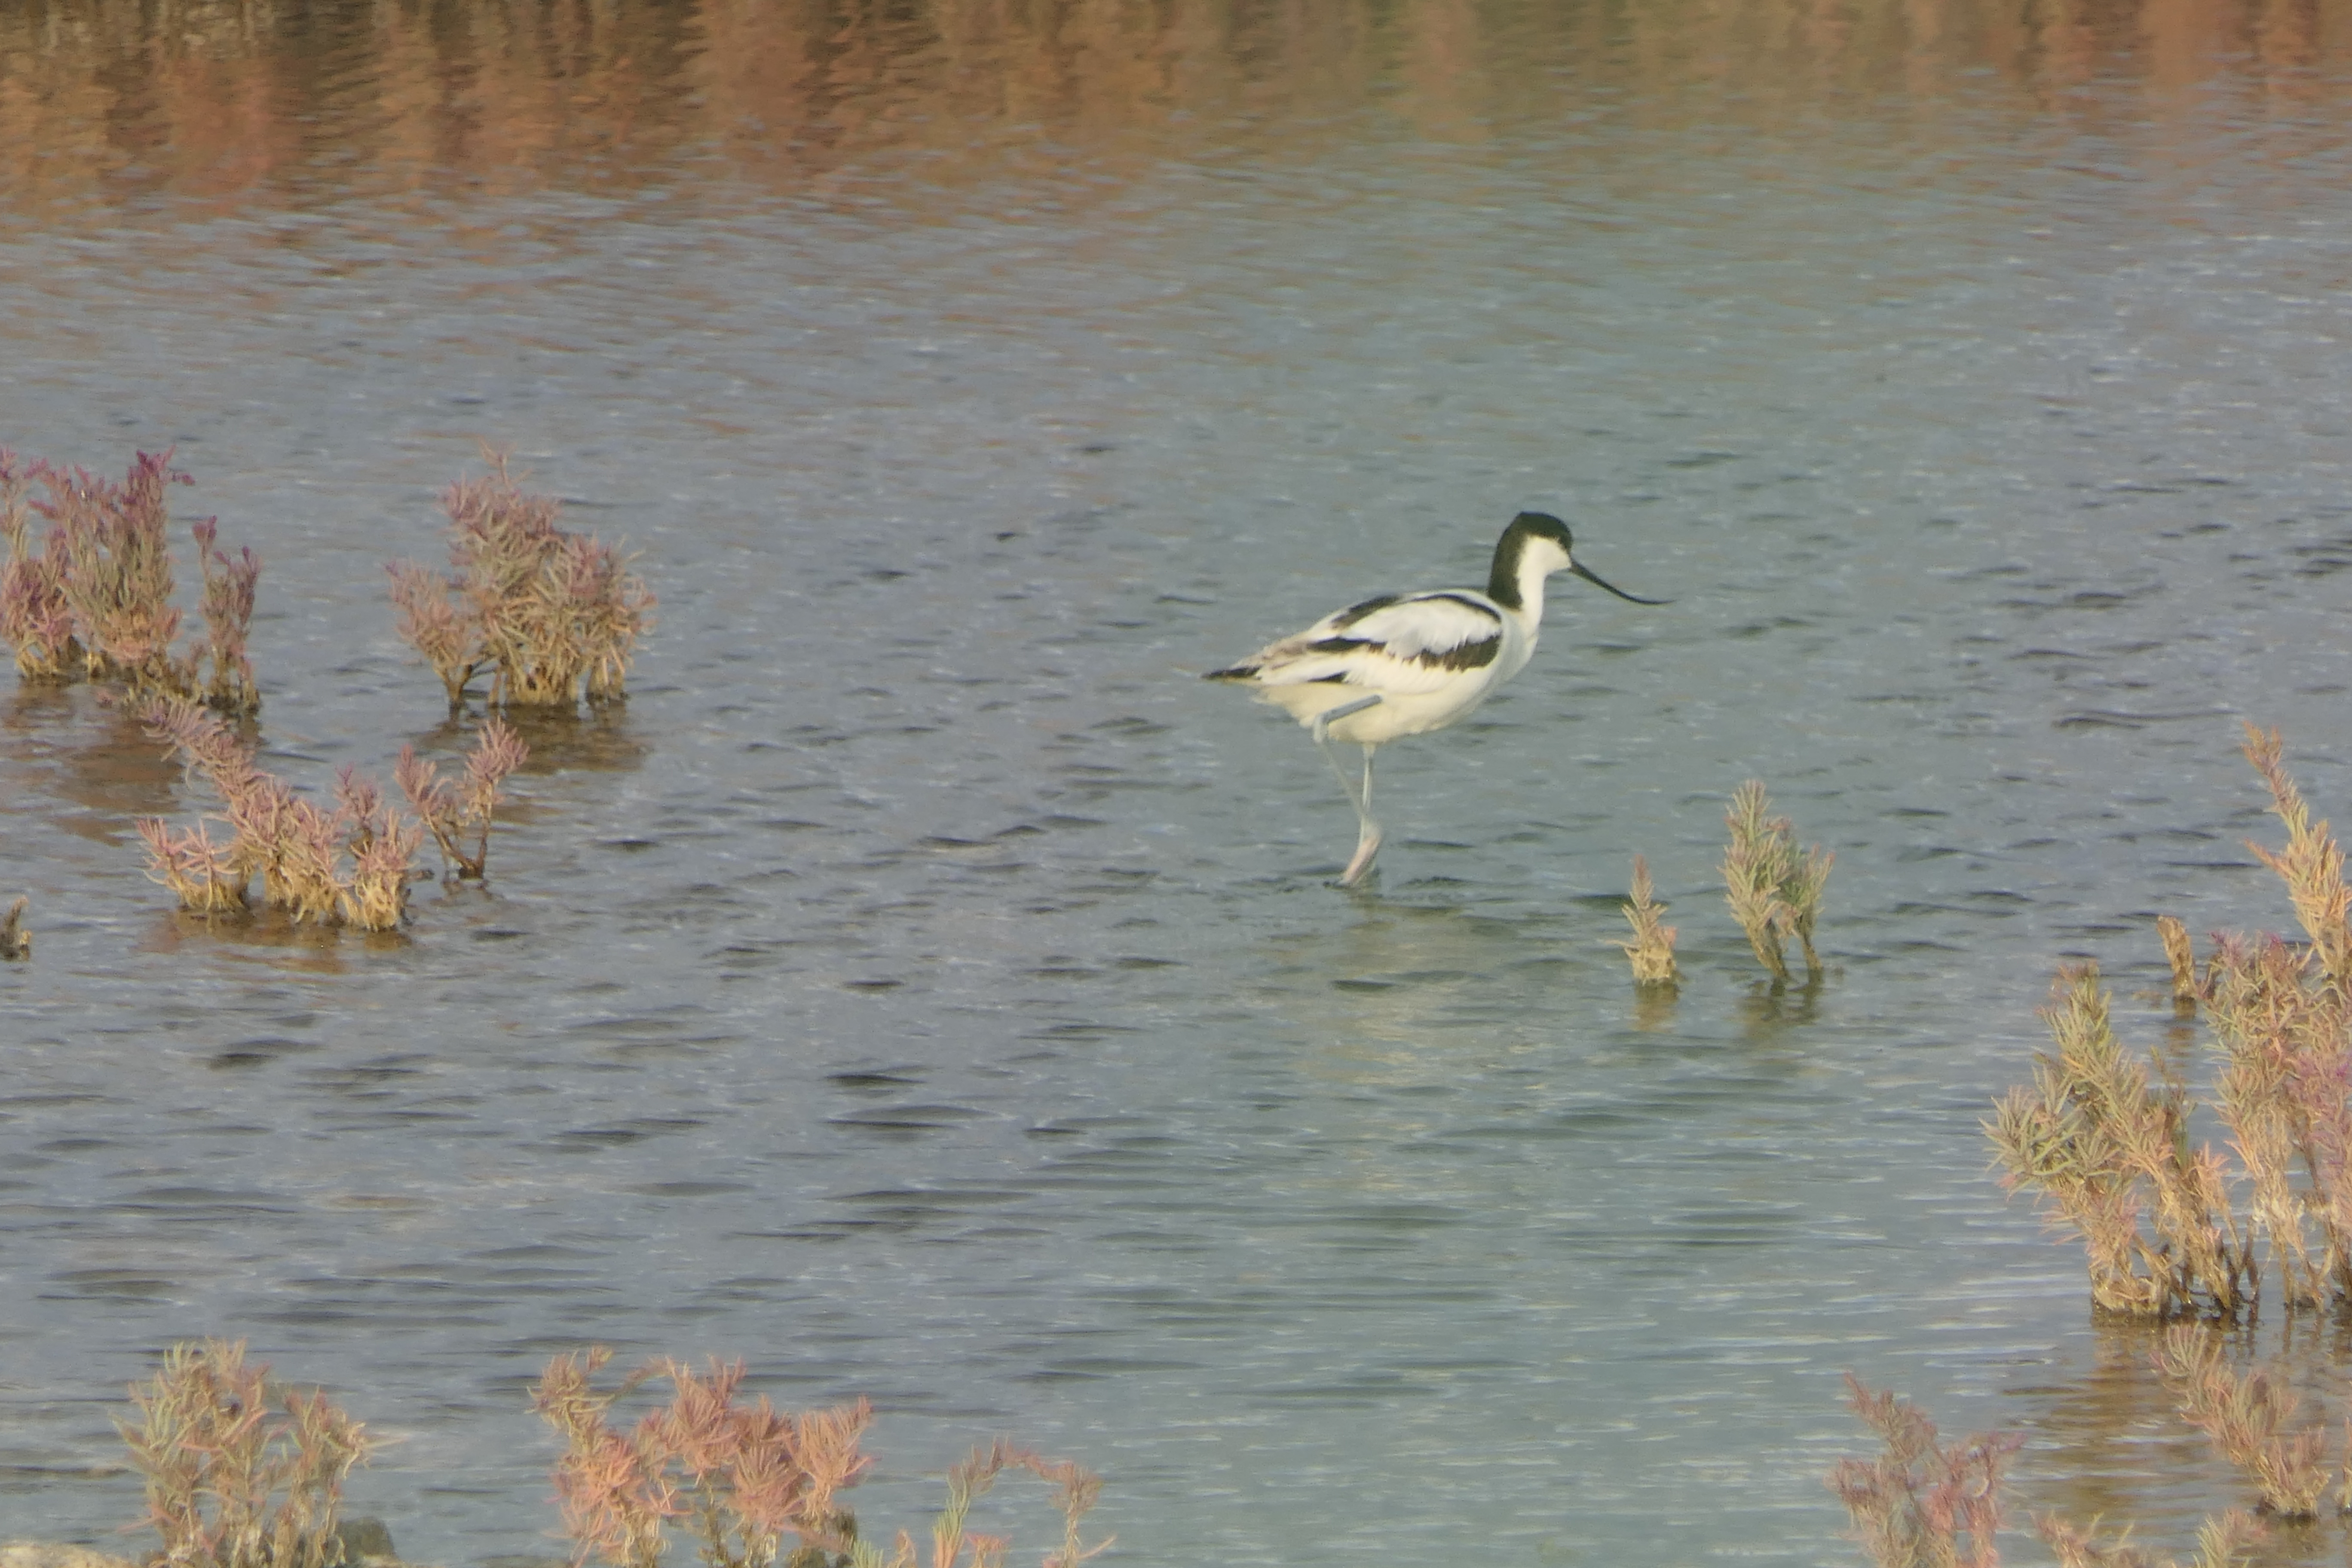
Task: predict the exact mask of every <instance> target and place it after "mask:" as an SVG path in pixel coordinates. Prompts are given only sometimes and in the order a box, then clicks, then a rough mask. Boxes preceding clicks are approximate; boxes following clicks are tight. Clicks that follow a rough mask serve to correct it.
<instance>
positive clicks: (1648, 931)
mask: <svg viewBox="0 0 2352 1568" xmlns="http://www.w3.org/2000/svg"><path fill="white" fill-rule="evenodd" d="M1631 891H1632V895H1633V896H1632V897H1631V898H1630V899H1628V900H1626V903H1625V921H1626V923H1627V924H1629V925H1631V926H1632V927H1633V941H1631V942H1618V943H1617V945H1618V946H1619V947H1622V948H1623V949H1624V950H1625V956H1626V958H1627V960H1629V961H1630V962H1631V963H1632V964H1633V980H1634V983H1635V984H1641V985H1672V984H1675V928H1674V927H1672V926H1670V925H1665V924H1663V923H1661V922H1660V921H1659V919H1658V917H1659V915H1660V914H1661V913H1663V912H1664V910H1665V906H1664V904H1661V903H1659V902H1657V901H1656V900H1654V898H1653V897H1652V896H1651V895H1652V891H1653V889H1652V888H1651V885H1650V867H1649V863H1648V862H1647V861H1645V860H1643V858H1642V857H1640V856H1639V855H1636V856H1634V857H1633V888H1632V889H1631Z"/></svg>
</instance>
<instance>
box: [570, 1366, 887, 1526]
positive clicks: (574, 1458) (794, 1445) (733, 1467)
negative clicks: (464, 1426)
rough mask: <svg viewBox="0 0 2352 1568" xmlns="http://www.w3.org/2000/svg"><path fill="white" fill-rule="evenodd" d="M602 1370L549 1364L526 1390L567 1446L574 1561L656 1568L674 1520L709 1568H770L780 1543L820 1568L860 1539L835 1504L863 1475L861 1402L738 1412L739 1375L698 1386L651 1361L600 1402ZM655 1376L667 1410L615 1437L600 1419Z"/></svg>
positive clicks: (706, 1379)
mask: <svg viewBox="0 0 2352 1568" xmlns="http://www.w3.org/2000/svg"><path fill="white" fill-rule="evenodd" d="M611 1360H612V1352H610V1351H608V1350H605V1349H604V1347H602V1346H597V1347H595V1348H593V1349H591V1350H587V1351H583V1352H576V1353H574V1354H572V1355H564V1356H557V1357H556V1358H555V1359H554V1360H553V1361H551V1362H550V1363H548V1366H547V1371H546V1373H545V1374H544V1375H543V1376H541V1379H540V1381H539V1383H538V1384H537V1385H536V1386H535V1387H534V1388H533V1389H532V1390H531V1403H532V1407H533V1408H535V1409H536V1410H538V1412H539V1413H540V1415H542V1416H543V1417H545V1418H546V1420H547V1423H548V1425H550V1426H552V1427H554V1428H555V1430H556V1432H557V1433H558V1435H560V1436H562V1438H563V1441H564V1453H563V1457H562V1458H561V1459H559V1460H558V1461H557V1462H556V1468H555V1486H556V1495H557V1498H558V1500H559V1501H560V1503H561V1504H562V1510H563V1527H564V1531H565V1532H566V1533H567V1534H569V1535H570V1536H571V1537H572V1541H573V1542H574V1544H575V1546H576V1548H577V1556H576V1557H575V1559H574V1561H575V1562H577V1563H586V1562H587V1561H588V1559H589V1558H590V1557H592V1556H593V1557H598V1558H601V1559H603V1560H604V1562H606V1563H612V1564H614V1568H654V1565H655V1564H656V1563H659V1562H660V1560H661V1555H662V1552H663V1550H664V1549H665V1547H666V1545H667V1542H666V1540H665V1537H664V1527H665V1526H666V1525H667V1522H668V1521H671V1520H674V1519H685V1520H688V1521H689V1523H690V1526H691V1528H692V1529H694V1530H695V1531H697V1532H698V1534H699V1535H700V1536H701V1538H702V1556H703V1559H704V1561H705V1562H706V1563H709V1564H710V1568H769V1565H770V1564H772V1563H774V1562H775V1560H776V1556H777V1553H778V1552H779V1551H780V1549H781V1548H782V1541H783V1537H784V1536H785V1535H786V1534H787V1533H790V1534H792V1535H793V1536H795V1537H796V1538H797V1539H798V1540H799V1542H801V1544H802V1546H803V1548H814V1550H815V1551H816V1552H817V1553H818V1554H819V1558H820V1560H824V1553H826V1552H845V1551H846V1550H847V1549H848V1544H849V1542H850V1540H851V1539H853V1538H854V1535H855V1531H856V1526H855V1525H854V1523H852V1522H851V1521H848V1519H847V1518H846V1516H845V1515H844V1514H842V1513H840V1512H839V1511H838V1510H837V1509H836V1507H835V1497H836V1495H837V1494H838V1493H839V1492H841V1491H842V1490H844V1489H846V1488H848V1487H851V1486H853V1485H855V1484H856V1481H857V1479H858V1478H859V1477H860V1476H861V1475H863V1474H864V1473H865V1471H866V1467H867V1466H868V1464H869V1463H870V1462H871V1461H869V1460H868V1459H866V1458H864V1457H863V1456H861V1455H860V1454H859V1453H858V1451H857V1443H858V1437H859V1436H860V1434H861V1433H863V1432H864V1430H865V1428H866V1422H867V1420H868V1419H869V1418H870V1415H871V1411H870V1410H869V1408H868V1407H867V1406H866V1403H865V1402H864V1401H862V1400H861V1401H859V1402H858V1403H857V1404H856V1405H845V1406H842V1407H840V1408H837V1409H835V1410H829V1411H814V1412H811V1413H808V1414H806V1415H790V1414H787V1413H783V1412H779V1411H777V1410H776V1409H774V1408H773V1407H772V1405H769V1403H768V1401H767V1400H766V1398H765V1397H762V1398H761V1399H760V1400H758V1401H757V1402H756V1403H753V1404H750V1405H744V1404H740V1403H738V1402H737V1400H736V1392H737V1389H738V1388H739V1386H740V1384H741V1383H742V1380H743V1370H744V1369H743V1366H742V1363H740V1362H735V1363H719V1362H716V1361H714V1362H713V1363H711V1365H710V1369H709V1373H707V1374H698V1373H695V1372H694V1371H693V1369H692V1368H690V1367H688V1366H686V1365H685V1364H684V1363H678V1362H673V1361H662V1362H656V1363H651V1364H649V1365H647V1366H645V1367H642V1368H640V1369H638V1370H637V1371H636V1372H635V1373H631V1374H629V1375H628V1376H627V1377H625V1378H623V1379H622V1380H621V1382H620V1384H619V1385H618V1386H617V1387H615V1388H613V1389H611V1390H604V1389H600V1388H598V1387H596V1386H595V1381H594V1380H595V1374H596V1373H598V1372H600V1371H602V1370H603V1369H604V1366H605V1365H606V1364H607V1363H609V1362H610V1361H611ZM657 1377H659V1378H667V1380H668V1381H669V1383H670V1384H671V1388H672V1390H673V1396H672V1398H671V1400H670V1402H669V1403H668V1404H667V1405H664V1406H662V1407H661V1408H658V1409H656V1410H654V1411H651V1412H649V1413H648V1414H647V1415H645V1416H644V1417H643V1418H642V1419H641V1420H639V1421H638V1422H637V1423H636V1425H635V1426H634V1427H633V1428H631V1429H630V1430H629V1431H627V1432H625V1433H624V1432H622V1431H619V1430H617V1429H615V1428H614V1426H612V1425H611V1424H610V1423H609V1422H608V1421H607V1420H606V1413H607V1412H608V1411H609V1410H610V1409H611V1408H612V1407H613V1405H614V1404H615V1403H617V1402H618V1401H619V1400H621V1399H622V1398H624V1397H625V1396H626V1395H627V1394H629V1393H630V1392H631V1391H632V1390H634V1389H635V1388H636V1387H638V1386H639V1385H640V1384H644V1383H646V1382H648V1381H650V1380H652V1379H654V1378H657Z"/></svg>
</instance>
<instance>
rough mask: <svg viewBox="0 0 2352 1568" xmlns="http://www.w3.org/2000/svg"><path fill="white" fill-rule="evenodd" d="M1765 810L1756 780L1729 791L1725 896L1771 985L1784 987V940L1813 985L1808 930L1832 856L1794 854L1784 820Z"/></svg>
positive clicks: (1818, 965) (1817, 959) (1815, 965)
mask: <svg viewBox="0 0 2352 1568" xmlns="http://www.w3.org/2000/svg"><path fill="white" fill-rule="evenodd" d="M1770 809H1771V807H1770V805H1769V802H1767V801H1766V799H1765V797H1764V781H1763V780H1761V779H1749V780H1748V781H1747V782H1746V783H1745V784H1741V785H1740V786H1739V787H1738V789H1736V790H1734V791H1733V792H1732V795H1731V805H1730V806H1729V808H1728V809H1727V810H1726V811H1725V813H1724V822H1725V825H1726V826H1728V827H1729V828H1730V830H1731V842H1730V843H1729V844H1728V845H1727V846H1726V847H1725V849H1724V852H1723V882H1724V888H1725V893H1726V897H1727V900H1729V902H1730V904H1731V913H1732V916H1733V918H1734V919H1736V920H1738V921H1739V927H1740V929H1741V930H1742V931H1746V932H1747V933H1748V946H1749V947H1751V948H1753V949H1755V951H1756V958H1757V962H1759V963H1761V964H1763V965H1764V967H1765V968H1766V969H1768V970H1770V971H1771V973H1772V983H1773V984H1775V985H1785V984H1788V980H1789V965H1788V962H1787V960H1786V959H1785V958H1783V957H1782V956H1781V950H1782V945H1783V943H1784V942H1785V941H1786V939H1787V938H1788V937H1789V936H1790V935H1794V936H1795V937H1796V939H1797V940H1798V942H1800V943H1801V944H1802V945H1803V947H1804V952H1805V972H1806V973H1807V975H1808V976H1809V977H1811V978H1812V979H1815V980H1818V979H1820V978H1821V974H1822V960H1821V955H1820V953H1818V952H1815V951H1814V949H1813V928H1814V924H1815V922H1816V921H1819V920H1820V918H1821V912H1822V889H1823V888H1824V887H1825V886H1827V884H1828V882H1829V876H1830V867H1831V866H1832V864H1834V863H1835V861H1836V859H1837V856H1836V854H1835V853H1834V852H1832V851H1830V850H1825V849H1822V848H1821V847H1818V846H1816V847H1813V848H1811V849H1808V850H1806V851H1805V852H1804V853H1803V854H1802V855H1800V854H1799V853H1798V852H1797V846H1796V842H1795V840H1794V839H1793V838H1792V837H1790V834H1791V828H1792V825H1791V824H1790V820H1789V819H1788V818H1787V817H1785V816H1769V815H1768V813H1769V811H1770Z"/></svg>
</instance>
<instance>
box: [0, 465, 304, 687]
mask: <svg viewBox="0 0 2352 1568" xmlns="http://www.w3.org/2000/svg"><path fill="white" fill-rule="evenodd" d="M171 457H172V455H171V454H170V453H169V452H165V453H163V454H162V455H161V456H154V455H151V454H149V453H145V452H142V453H140V454H139V456H138V458H137V459H136V460H135V461H133V462H132V463H131V468H130V471H129V472H128V473H127V474H126V475H125V476H124V478H123V480H122V482H121V484H115V483H113V482H111V481H110V480H106V479H99V478H97V477H96V476H94V475H92V474H90V473H89V472H87V471H85V470H83V469H81V468H58V467H56V466H54V465H52V464H48V463H34V464H32V465H30V466H29V467H20V466H19V465H18V463H17V461H16V458H15V457H14V455H13V454H11V453H8V452H5V451H0V536H5V539H6V542H7V560H6V563H5V565H0V641H5V642H6V643H7V644H8V645H9V646H10V647H12V648H14V649H15V650H16V671H17V673H18V675H19V676H21V677H22V678H23V679H27V680H50V681H65V680H72V679H78V678H80V677H85V676H86V677H88V678H89V679H94V680H103V681H109V682H112V683H115V684H118V685H121V686H125V687H128V688H129V689H131V690H132V691H134V692H137V693H141V694H142V695H152V696H163V697H171V698H178V699H181V700H187V701H195V702H203V703H205V704H207V705H209V706H211V707H213V708H216V709H218V710H221V711H223V712H226V713H250V712H252V711H254V710H257V709H258V708H259V707H260V706H261V695H260V691H259V689H258V688H257V686H256V685H255V683H254V679H253V666H252V664H251V663H250V662H249V661H248V660H247V657H246V651H245V645H246V636H247V631H248V629H249V628H250V626H251V625H252V622H253V605H254V591H255V587H256V585H257V584H258V583H259V581H260V577H261V561H260V558H259V557H257V556H256V555H255V554H254V553H253V552H252V551H251V550H250V549H240V550H239V551H238V552H237V553H236V555H234V556H231V555H229V554H228V553H227V552H225V551H223V550H221V549H220V548H219V546H218V542H217V541H218V531H217V528H216V526H215V522H214V521H213V520H211V519H209V518H207V519H205V521H201V522H198V523H196V524H195V525H194V537H195V542H196V562H197V565H198V567H199V568H200V569H201V571H202V573H203V575H204V591H203V593H202V595H200V597H199V598H198V600H197V606H196V607H197V611H198V614H199V615H201V616H202V617H203V619H204V623H205V637H204V640H203V642H202V643H201V644H200V645H198V646H197V647H194V649H192V650H191V651H189V652H187V653H185V654H181V653H178V652H175V651H174V650H173V643H174V641H175V639H176V638H177V637H178V636H179V631H180V623H181V614H180V611H179V610H178V609H177V608H176V607H175V606H174V605H173V603H172V595H173V569H172V554H171V550H170V547H169V546H168V544H167V543H166V542H165V538H164V535H165V531H166V526H167V524H168V523H169V521H170V515H169V510H168V508H167V507H166V505H165V495H166V492H167V491H168V489H169V488H170V487H171V486H172V485H174V484H186V483H189V482H190V481H189V479H188V476H187V475H186V474H184V473H183V472H181V471H180V470H178V469H176V468H173V467H172V466H171ZM36 485H37V486H38V487H39V489H40V491H41V492H42V493H40V494H38V495H37V494H35V493H34V487H35V486H36ZM36 518H44V519H47V523H48V526H47V529H46V530H37V529H36V527H35V523H34V520H35V519H36ZM36 535H37V537H36Z"/></svg>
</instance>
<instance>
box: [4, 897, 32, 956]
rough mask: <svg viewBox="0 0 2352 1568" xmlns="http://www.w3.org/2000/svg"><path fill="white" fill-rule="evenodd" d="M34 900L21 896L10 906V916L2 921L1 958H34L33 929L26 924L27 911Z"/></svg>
mask: <svg viewBox="0 0 2352 1568" xmlns="http://www.w3.org/2000/svg"><path fill="white" fill-rule="evenodd" d="M32 901H33V900H30V899H28V898H26V897H23V896H22V895H19V896H18V898H17V900H16V902H15V903H13V904H10V905H9V906H8V916H7V918H6V919H5V920H0V958H30V957H32V956H33V932H32V928H31V927H29V926H27V925H26V923H25V910H26V909H27V908H28V907H30V905H31V904H32Z"/></svg>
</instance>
